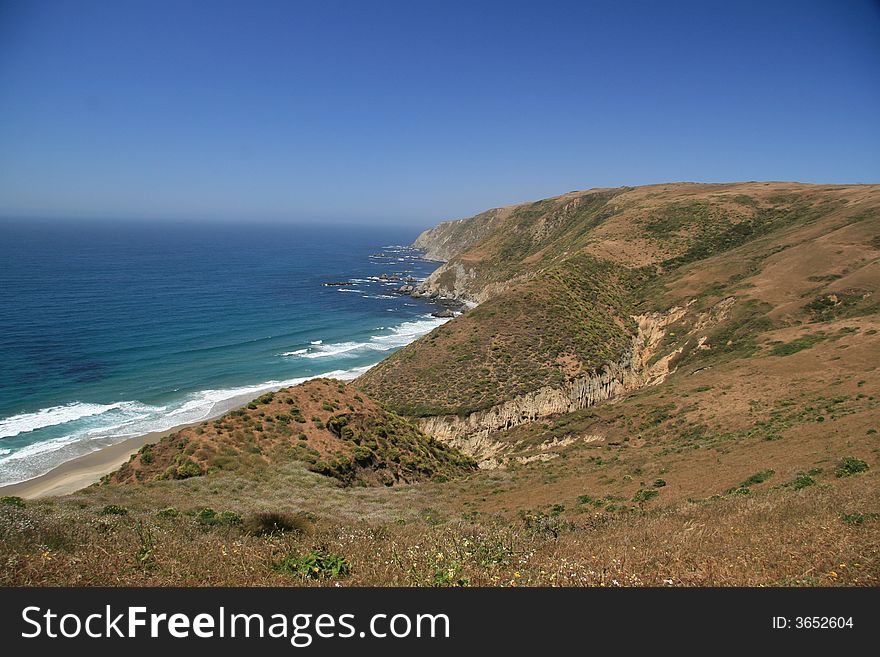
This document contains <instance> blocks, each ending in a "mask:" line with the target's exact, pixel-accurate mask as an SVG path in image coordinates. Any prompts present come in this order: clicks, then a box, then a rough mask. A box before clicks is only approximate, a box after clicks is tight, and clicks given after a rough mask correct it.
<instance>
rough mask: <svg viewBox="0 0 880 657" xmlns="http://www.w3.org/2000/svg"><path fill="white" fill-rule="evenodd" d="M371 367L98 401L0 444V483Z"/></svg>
mask: <svg viewBox="0 0 880 657" xmlns="http://www.w3.org/2000/svg"><path fill="white" fill-rule="evenodd" d="M370 367H371V366H365V367H357V368H353V369H348V370H333V371H330V372H326V373H324V374H320V375H317V376H316V377H298V378H294V379H287V380H284V381H266V382H264V383H259V384H256V385H250V386H241V387H238V388H223V389H217V390H202V391H199V392H196V393H191V394H189V395H187V397H186V398H185V399H184V400H183V401H182V402H181V403H179V405H177V406H174V407H169V406H149V405H146V404H142V403H140V402H136V401H126V402H118V403H115V404H103V405H98V406H107V407H113V409H112V410H111V411H107V412H105V413H103V414H95V415H93V416H83V417H80V418H79V419H78V420H75V421H73V420H71V421H70V422H76V423H77V424H79V425H81V426H79V427H78V428H76V429H72V430H71V431H70V433H68V434H66V435H64V436H60V437H57V438H52V439H50V440H42V441H39V442H34V443H32V444H30V445H25V446H23V447H21V448H19V449H6V448H3V449H0V486H3V485H7V484H13V483H18V482H21V481H26V480H28V479H32V478H33V477H38V476H40V475H42V474H45V473H46V472H48V471H49V470H51V469H52V468H54V467H56V466H58V465H60V464H61V463H64V462H65V461H69V460H70V459H73V458H76V457H78V456H82V455H83V454H87V453H89V452H93V451H95V450H98V449H101V448H102V447H106V446H108V445H112V444H114V443H118V442H120V441H122V440H124V439H126V438H130V437H132V436H140V435H144V434H148V433H153V432H157V431H167V430H169V429H172V428H174V427H177V426H180V425H184V424H191V423H194V422H201V421H203V420H208V419H211V418H213V417H217V416H219V415H222V414H223V413H225V412H227V411H229V410H231V409H232V408H235V407H236V406H239V405H240V404H243V403H245V402H247V401H248V400H250V399H253V398H255V397H257V396H259V395H261V394H263V393H266V392H270V391H275V390H279V389H280V388H287V387H289V386H294V385H298V384H300V383H304V382H305V381H308V380H309V379H311V378H318V377H327V378H334V379H342V380H351V379H354V378H356V377H358V376H360V375H361V374H363V373H364V372H366V371H367V370H368V369H369V368H370ZM169 408H170V410H169ZM44 410H46V411H49V410H52V409H44ZM32 415H36V414H32ZM99 418H100V419H99ZM105 418H106V420H107V421H109V420H111V418H112V420H113V421H112V422H110V423H109V424H100V425H97V426H96V425H95V422H96V421H103V420H105ZM47 426H51V425H47Z"/></svg>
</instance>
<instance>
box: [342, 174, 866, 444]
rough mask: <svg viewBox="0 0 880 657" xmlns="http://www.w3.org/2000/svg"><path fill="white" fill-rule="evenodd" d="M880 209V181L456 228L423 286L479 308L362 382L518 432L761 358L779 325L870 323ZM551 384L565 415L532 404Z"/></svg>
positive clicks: (607, 206) (392, 398)
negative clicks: (518, 426)
mask: <svg viewBox="0 0 880 657" xmlns="http://www.w3.org/2000/svg"><path fill="white" fill-rule="evenodd" d="M878 211H880V188H878V187H877V186H843V187H841V186H838V187H830V186H810V185H795V184H788V183H745V184H730V185H697V184H676V185H659V186H652V187H642V188H635V189H630V188H624V189H619V190H599V191H589V192H573V193H569V194H565V195H563V196H560V197H556V198H552V199H547V200H544V201H539V202H537V203H528V204H524V205H519V206H515V207H512V208H505V209H503V210H496V211H491V212H490V213H484V214H482V215H478V216H477V217H475V218H473V219H471V220H465V221H459V222H453V223H448V224H441V225H440V226H439V227H437V228H435V229H433V230H431V231H428V232H426V233H424V234H423V235H422V236H421V237H420V238H419V240H417V242H416V243H417V244H420V245H422V246H423V247H424V248H427V249H428V251H429V252H431V250H432V244H434V243H437V244H439V245H441V246H440V248H439V250H440V251H443V250H446V251H449V250H451V249H452V248H453V245H455V246H457V247H458V248H460V249H461V251H459V252H457V253H456V254H455V255H453V256H452V257H451V259H450V260H449V261H448V262H447V263H446V264H444V265H443V266H442V267H441V268H440V269H438V270H437V271H436V272H435V273H434V274H433V275H432V276H431V277H430V278H429V279H428V281H426V283H425V284H424V285H423V286H422V287H421V290H420V291H421V292H437V293H438V294H440V295H441V296H448V297H455V298H460V299H467V300H472V301H478V302H481V303H480V305H479V307H478V308H477V309H476V310H474V311H472V312H471V313H469V314H468V315H465V316H464V317H462V318H460V319H458V320H456V321H454V322H450V323H448V324H446V325H444V326H443V327H441V328H440V329H437V330H436V331H434V332H433V333H432V334H431V335H430V336H428V338H427V339H423V340H420V341H418V342H416V343H414V344H411V345H409V346H408V347H406V348H404V349H402V350H401V351H399V352H397V353H396V354H394V355H393V356H392V357H390V358H389V359H387V360H386V361H385V362H383V363H381V364H380V365H378V366H377V367H375V368H373V369H372V370H371V371H370V372H368V373H367V374H366V375H365V376H363V377H362V378H361V379H360V380H359V383H358V385H360V386H361V387H362V388H363V389H364V390H365V391H367V392H369V393H370V394H372V395H374V396H376V397H377V398H378V399H380V400H382V401H384V402H386V403H388V404H389V405H390V407H391V408H394V409H395V410H397V411H398V412H401V413H403V414H408V415H412V416H426V415H432V416H450V419H449V422H447V423H446V424H447V425H452V424H456V421H455V420H454V419H452V416H455V417H459V418H468V417H470V418H471V419H470V423H471V424H472V425H474V426H479V427H482V428H484V429H485V428H488V429H494V428H496V426H495V425H496V424H497V422H496V421H495V419H496V417H497V416H499V414H500V415H501V416H503V417H505V418H506V420H505V422H503V423H502V424H504V425H509V424H510V423H511V422H518V421H519V418H517V417H512V416H511V413H513V414H514V415H517V414H519V415H524V416H525V418H527V419H534V418H535V417H537V416H541V415H547V414H552V413H557V412H559V411H560V410H579V409H580V408H584V407H585V406H586V405H589V404H590V403H593V402H595V401H597V400H601V399H604V398H606V397H607V395H605V394H604V393H602V392H601V391H599V394H598V395H586V396H584V395H583V392H582V391H583V389H584V388H585V387H587V388H589V387H590V386H593V387H599V388H601V387H603V386H604V387H606V388H607V387H608V386H610V387H611V388H614V389H615V390H616V391H617V392H619V391H621V390H629V389H632V388H634V387H639V386H641V385H644V384H645V383H647V382H649V381H650V380H652V379H656V378H657V376H662V371H663V370H665V369H667V368H666V367H665V365H666V364H669V365H671V366H672V367H673V368H674V367H676V366H678V365H685V364H686V363H694V364H698V363H700V362H703V361H707V360H714V359H718V358H723V357H725V354H726V355H727V356H729V357H735V356H736V355H740V356H743V355H747V352H748V353H751V352H753V351H754V350H755V349H758V347H759V346H760V345H761V344H763V343H765V342H766V341H767V340H769V334H767V335H766V336H765V334H766V332H767V331H770V330H778V329H781V328H784V327H787V326H788V327H790V326H797V325H801V324H804V323H817V322H819V323H821V322H822V321H826V320H828V319H831V318H837V317H840V316H849V317H854V316H866V315H871V314H873V313H875V312H876V310H877V307H878V306H877V301H876V297H875V296H874V295H875V293H876V285H877V281H878V276H877V255H878V246H880V245H878V243H877V234H878V226H877V221H876V219H877V216H878ZM487 217H489V218H487ZM471 221H472V222H475V223H476V224H477V225H478V226H479V227H480V228H479V230H476V231H475V230H470V229H468V224H469V222H471ZM475 233H478V234H479V237H478V238H475V237H474V235H475ZM435 250H437V249H435ZM832 298H833V299H834V301H827V300H828V299H832ZM823 299H825V300H826V301H823ZM823 304H830V305H829V306H828V308H827V309H825V310H822V311H821V312H820V310H818V309H819V307H820V306H822V305H823ZM667 326H668V330H667V328H666V327H667ZM661 336H663V337H662V339H661ZM657 363H660V364H661V368H660V371H655V372H651V371H650V366H652V365H654V364H657ZM449 382H453V383H454V385H452V386H450V385H448V384H449ZM552 391H558V392H559V394H561V395H562V397H564V398H566V399H568V400H569V403H567V407H564V406H566V403H565V402H559V403H556V402H554V403H550V404H549V405H546V409H545V410H542V408H541V404H542V401H541V400H540V399H534V398H533V397H535V395H537V396H538V397H542V398H547V397H548V395H549V396H551V397H552V396H554V395H553V393H552ZM612 392H613V391H612ZM530 395H531V397H530ZM557 396H558V395H557ZM505 405H506V406H505ZM511 405H513V407H515V408H513V409H511ZM477 413H481V414H482V416H480V417H475V414H477ZM423 426H428V425H427V424H423ZM434 426H435V427H436V423H434ZM435 432H436V429H435Z"/></svg>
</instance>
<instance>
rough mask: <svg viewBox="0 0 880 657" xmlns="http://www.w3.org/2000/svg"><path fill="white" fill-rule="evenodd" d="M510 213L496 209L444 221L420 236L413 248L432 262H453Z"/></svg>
mask: <svg viewBox="0 0 880 657" xmlns="http://www.w3.org/2000/svg"><path fill="white" fill-rule="evenodd" d="M509 213H510V211H509V209H503V208H502V209H497V208H496V209H494V210H488V211H486V212H483V213H482V214H478V215H476V216H475V217H471V218H469V219H458V220H455V221H444V222H443V223H440V224H437V225H436V226H434V227H433V228H429V229H428V230H426V231H425V232H423V233H422V234H421V235H419V236H418V237H417V238H416V241H415V242H413V246H414V247H416V248H417V249H422V250H423V251H424V252H425V257H426V258H429V259H430V260H443V261H446V260H451V259H452V258H453V257H454V256H456V255H458V254H459V253H462V252H464V251H466V250H467V249H469V248H470V247H472V246H473V245H474V244H476V243H477V242H479V241H481V240H482V239H483V238H485V237H486V236H487V235H488V234H489V233H490V232H491V230H492V229H493V228H494V227H495V226H496V225H497V223H498V222H499V221H500V220H503V218H504V217H506V216H507V215H508V214H509Z"/></svg>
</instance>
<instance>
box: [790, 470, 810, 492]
mask: <svg viewBox="0 0 880 657" xmlns="http://www.w3.org/2000/svg"><path fill="white" fill-rule="evenodd" d="M815 485H816V480H815V479H813V478H812V477H811V476H810V475H808V474H803V473H800V474H798V475H797V476H796V477H795V478H794V479H793V480H792V482H791V487H792V488H794V489H795V490H800V489H802V488H807V487H808V486H815Z"/></svg>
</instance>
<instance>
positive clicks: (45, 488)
mask: <svg viewBox="0 0 880 657" xmlns="http://www.w3.org/2000/svg"><path fill="white" fill-rule="evenodd" d="M426 260H428V259H426ZM431 261H432V262H438V263H439V262H442V261H434V260H431ZM395 292H396V293H397V294H401V292H399V291H398V290H395ZM403 296H413V297H421V296H422V295H420V294H417V293H416V290H413V291H412V293H410V292H406V293H404V294H403ZM425 298H426V299H427V300H429V301H431V302H433V303H434V304H436V305H437V306H439V307H440V308H443V309H444V310H445V311H446V312H449V311H450V310H452V309H455V314H459V313H461V312H467V311H468V310H470V309H471V308H472V307H473V306H475V305H476V304H471V303H469V302H463V301H461V300H458V299H447V298H437V297H436V296H434V297H427V295H425ZM432 316H434V317H438V318H445V317H447V316H446V315H439V314H436V313H432ZM450 317H451V315H450ZM419 337H421V336H419ZM416 339H418V338H416ZM386 357H387V356H386ZM381 360H384V358H382V359H380V361H377V362H376V363H372V364H370V365H367V366H365V367H358V368H355V369H353V370H350V371H346V372H340V371H335V372H331V373H329V374H330V375H331V378H338V379H339V380H343V381H350V380H353V379H356V378H357V377H358V376H360V375H361V374H363V373H364V372H365V371H366V370H368V369H370V368H371V367H373V366H374V365H376V364H377V363H378V362H381ZM334 375H335V376H334ZM322 376H327V375H326V374H324V375H317V376H310V377H304V378H303V379H301V380H298V381H297V382H296V383H291V382H289V381H288V382H284V385H280V386H277V385H276V386H269V387H266V388H264V389H261V390H260V391H259V392H255V391H250V392H248V393H246V394H244V395H237V396H235V397H231V398H228V399H225V400H222V401H219V402H217V403H216V404H215V405H214V406H213V407H212V408H211V410H210V411H209V412H208V413H207V414H206V415H205V416H204V417H202V418H200V419H198V420H195V421H189V422H184V423H181V424H179V425H175V426H173V427H170V428H168V429H163V430H161V431H153V432H149V433H145V434H140V435H137V436H129V437H127V438H124V439H123V440H121V441H119V442H115V443H111V444H103V445H101V446H99V447H97V448H96V449H94V450H93V451H91V452H87V453H85V454H81V455H80V456H76V457H74V458H71V459H69V460H67V461H64V462H62V463H60V464H58V465H57V466H55V467H53V468H52V469H50V470H49V471H48V472H44V473H43V474H40V475H37V476H35V477H31V478H30V479H25V480H23V481H19V482H15V483H9V484H0V496H17V497H22V498H24V499H37V498H41V497H51V496H63V495H70V494H72V493H75V492H76V491H79V490H82V489H84V488H87V487H88V486H91V485H92V484H95V483H97V482H98V481H100V479H101V478H102V477H103V476H105V475H107V474H110V473H112V472H114V471H115V470H117V469H118V468H119V467H120V466H122V465H123V464H124V463H126V462H127V461H128V460H129V459H130V457H131V456H132V455H134V454H135V453H137V451H138V450H139V449H140V448H141V447H143V446H144V445H147V444H153V443H156V442H159V441H160V440H161V439H162V438H165V437H166V436H169V435H171V434H174V433H176V432H177V431H180V430H181V429H183V428H185V427H189V426H194V425H197V424H200V423H202V422H206V421H210V420H213V419H216V418H218V417H220V416H222V415H224V414H226V413H228V412H230V411H233V410H235V409H238V408H241V407H243V406H245V405H247V404H248V403H250V402H251V401H253V400H254V399H256V398H257V397H259V396H260V395H261V394H265V393H266V392H269V391H276V390H279V389H282V388H285V387H290V386H291V385H297V384H298V383H301V382H303V381H307V380H309V379H311V378H319V377H322Z"/></svg>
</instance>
